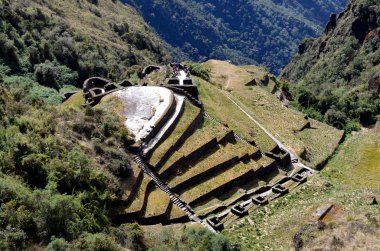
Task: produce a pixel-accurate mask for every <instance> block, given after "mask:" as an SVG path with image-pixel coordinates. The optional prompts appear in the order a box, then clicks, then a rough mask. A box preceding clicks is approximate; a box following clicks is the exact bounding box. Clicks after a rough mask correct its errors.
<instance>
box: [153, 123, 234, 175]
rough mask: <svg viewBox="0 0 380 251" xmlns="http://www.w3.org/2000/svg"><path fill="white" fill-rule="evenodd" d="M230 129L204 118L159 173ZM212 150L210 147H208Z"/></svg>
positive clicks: (218, 138)
mask: <svg viewBox="0 0 380 251" xmlns="http://www.w3.org/2000/svg"><path fill="white" fill-rule="evenodd" d="M229 132H230V131H229V130H228V129H227V128H225V127H224V126H222V125H220V124H219V123H217V122H214V121H212V120H210V119H207V118H205V119H204V121H203V123H202V125H200V127H199V128H198V130H196V131H195V133H193V134H192V135H191V136H190V137H189V138H187V139H186V141H185V143H184V144H183V146H182V147H181V148H180V149H178V150H177V151H176V152H175V153H174V154H173V155H172V156H171V157H170V158H169V159H168V161H167V162H166V163H165V164H164V165H163V167H162V168H161V169H160V170H159V173H160V174H162V173H163V172H165V171H167V170H168V169H169V168H170V167H171V166H172V165H173V164H174V163H176V161H178V160H179V159H180V158H182V157H184V156H188V155H189V154H191V153H192V152H194V151H195V150H197V149H198V148H200V147H202V146H204V145H205V144H207V143H208V142H210V141H211V140H213V139H216V140H220V139H222V138H223V137H224V136H226V135H227V134H228V133H229ZM210 150H212V149H210Z"/></svg>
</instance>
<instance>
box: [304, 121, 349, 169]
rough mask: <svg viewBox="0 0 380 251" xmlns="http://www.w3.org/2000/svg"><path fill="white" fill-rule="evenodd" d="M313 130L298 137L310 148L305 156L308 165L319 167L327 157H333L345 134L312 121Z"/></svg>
mask: <svg viewBox="0 0 380 251" xmlns="http://www.w3.org/2000/svg"><path fill="white" fill-rule="evenodd" d="M310 122H311V128H308V129H305V130H303V131H302V132H299V133H298V136H299V137H300V139H301V140H302V142H304V144H305V145H306V146H308V148H307V151H306V152H305V156H311V157H307V158H308V160H306V161H307V162H308V164H310V165H311V166H314V167H319V166H320V165H322V164H323V163H324V162H325V161H326V156H331V155H332V154H333V153H334V151H335V149H336V148H337V146H338V145H339V143H340V141H341V139H342V137H343V134H344V132H343V131H338V130H336V129H335V128H333V127H331V126H328V125H326V124H323V123H321V122H319V121H316V120H313V119H310Z"/></svg>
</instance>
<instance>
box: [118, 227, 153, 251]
mask: <svg viewBox="0 0 380 251" xmlns="http://www.w3.org/2000/svg"><path fill="white" fill-rule="evenodd" d="M111 233H112V235H113V236H115V237H116V240H117V242H118V243H120V244H121V245H122V246H123V247H126V248H129V249H131V250H136V251H141V250H146V244H145V240H144V232H143V230H142V229H141V227H140V226H139V225H138V224H136V223H132V224H122V225H121V226H120V227H118V228H113V229H112V231H111Z"/></svg>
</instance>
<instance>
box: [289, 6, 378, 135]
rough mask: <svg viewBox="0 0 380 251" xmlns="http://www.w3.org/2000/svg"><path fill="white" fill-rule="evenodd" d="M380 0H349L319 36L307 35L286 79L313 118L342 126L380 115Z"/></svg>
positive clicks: (376, 118) (369, 120)
mask: <svg viewBox="0 0 380 251" xmlns="http://www.w3.org/2000/svg"><path fill="white" fill-rule="evenodd" d="M379 32H380V4H379V2H378V1H372V0H358V1H350V3H349V4H348V6H347V8H346V9H345V10H344V11H343V12H342V13H341V14H339V15H337V16H335V15H334V16H332V17H331V18H330V21H329V23H328V24H327V27H326V29H325V31H324V33H323V34H322V35H321V37H320V38H317V39H306V40H305V41H304V42H303V43H302V44H301V45H300V46H299V50H298V53H297V55H296V56H295V57H294V59H293V61H292V62H291V63H290V64H289V65H288V66H286V67H285V69H284V70H283V71H282V73H281V78H282V79H284V80H287V81H289V83H290V85H289V86H290V87H291V89H293V91H294V92H293V94H295V96H296V99H297V100H298V103H299V105H300V106H301V107H302V108H303V109H304V110H309V114H310V115H311V116H316V117H319V119H324V120H325V121H326V122H328V123H330V124H332V125H335V126H337V127H340V128H343V127H348V128H349V129H350V128H351V127H357V126H355V123H356V124H357V122H361V123H363V124H371V123H373V122H374V121H375V120H379V119H380V117H379V114H380V98H379V95H380V92H379V91H380V87H379V86H380V81H379V71H380V65H379V63H380V34H379Z"/></svg>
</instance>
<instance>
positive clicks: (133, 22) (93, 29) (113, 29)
mask: <svg viewBox="0 0 380 251" xmlns="http://www.w3.org/2000/svg"><path fill="white" fill-rule="evenodd" d="M93 2H94V3H95V4H94V3H93ZM0 12H1V16H0V75H1V76H4V75H19V76H24V77H27V78H30V79H33V80H35V81H36V82H37V83H38V84H40V85H42V86H43V87H40V86H38V85H32V86H28V88H33V90H32V92H33V93H35V94H38V93H40V94H41V93H42V92H45V94H47V93H49V95H46V96H51V97H52V96H53V94H54V93H57V92H56V91H58V90H59V89H62V88H64V87H67V88H65V89H68V88H71V89H72V87H70V86H77V87H81V85H82V83H83V81H84V80H85V79H86V78H88V77H89V76H94V75H96V76H103V77H108V78H110V79H120V78H123V77H125V74H128V73H126V72H125V70H126V67H128V66H132V65H136V64H144V63H147V62H149V63H152V62H157V63H160V62H167V61H169V59H170V57H169V54H168V52H167V51H166V50H165V49H164V47H163V45H162V43H161V41H160V39H159V38H157V37H156V36H155V34H154V33H153V32H152V31H151V29H150V28H149V27H148V26H147V24H146V23H145V22H144V21H143V19H142V18H141V16H140V15H139V14H138V13H137V12H136V11H135V10H134V9H133V8H131V7H129V6H126V5H123V4H121V3H120V2H118V1H111V0H110V1H108V0H107V1H105V0H104V1H85V0H81V1H75V0H68V1H58V0H57V1H48V2H46V1H40V0H32V1H8V0H1V1H0ZM5 82H7V83H9V84H11V83H13V82H14V81H13V80H10V79H8V80H7V79H6V80H5ZM21 82H22V81H21ZM45 87H48V88H53V89H54V90H53V89H48V88H45ZM55 96H56V97H55V100H54V102H57V97H58V95H55ZM58 100H59V99H58ZM52 101H53V100H52Z"/></svg>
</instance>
